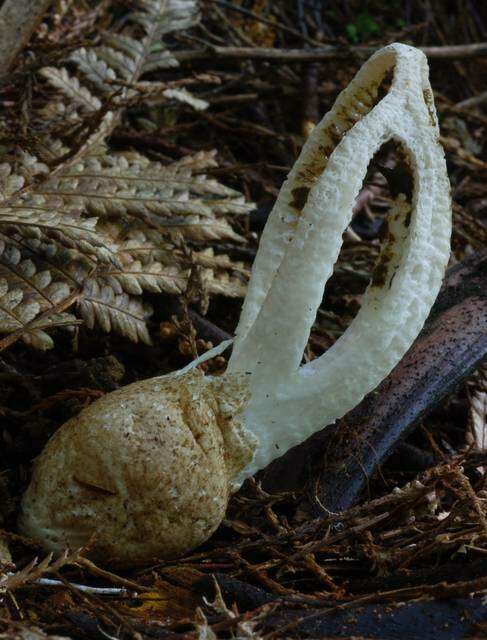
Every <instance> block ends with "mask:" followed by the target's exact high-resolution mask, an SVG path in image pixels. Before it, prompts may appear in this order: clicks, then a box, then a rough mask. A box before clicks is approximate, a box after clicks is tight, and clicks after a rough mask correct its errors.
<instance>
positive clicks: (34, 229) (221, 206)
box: [0, 0, 251, 349]
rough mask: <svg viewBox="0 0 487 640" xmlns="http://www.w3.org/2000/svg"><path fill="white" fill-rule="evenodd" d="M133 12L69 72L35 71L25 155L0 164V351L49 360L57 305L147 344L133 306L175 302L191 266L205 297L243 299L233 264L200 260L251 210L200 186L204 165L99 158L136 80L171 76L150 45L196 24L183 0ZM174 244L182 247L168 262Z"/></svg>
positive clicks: (190, 2)
mask: <svg viewBox="0 0 487 640" xmlns="http://www.w3.org/2000/svg"><path fill="white" fill-rule="evenodd" d="M136 5H137V7H136V10H134V11H132V12H131V13H129V15H128V16H126V19H125V20H124V25H125V26H124V28H123V32H115V31H111V32H109V33H105V34H104V36H103V37H102V43H101V44H100V45H99V46H97V47H94V48H90V49H79V50H77V51H75V52H74V53H71V55H70V57H69V62H70V65H71V66H70V69H69V70H68V68H65V67H63V66H61V67H53V66H49V67H45V68H43V69H42V70H41V71H40V76H41V77H42V79H43V80H44V83H46V84H47V85H49V86H50V87H51V90H50V95H51V98H50V99H48V100H47V102H46V101H45V100H44V102H43V104H42V106H40V107H39V108H38V110H37V111H34V112H33V113H32V118H31V122H30V125H31V133H32V135H31V136H30V138H29V145H28V148H27V147H25V148H24V149H22V148H21V145H16V148H15V149H12V150H11V151H10V153H9V155H8V156H6V157H7V158H8V162H4V163H2V164H0V332H2V333H7V334H10V336H8V337H7V338H6V339H4V340H3V341H1V342H0V348H2V346H5V345H6V344H10V343H11V342H13V341H14V340H15V339H17V338H18V337H22V338H23V339H24V340H25V341H26V342H28V343H30V344H32V345H33V346H35V347H37V348H43V349H46V348H50V347H51V346H52V340H51V338H49V336H48V335H47V333H46V330H47V329H49V328H51V327H53V326H66V325H69V324H72V323H73V322H75V318H74V316H72V315H70V314H67V313H66V308H67V307H66V305H65V304H64V303H66V304H67V303H68V302H69V301H70V300H76V310H77V312H78V313H79V315H80V316H81V317H82V318H83V320H84V322H85V323H86V325H87V326H88V327H89V328H92V327H94V326H95V325H98V326H100V327H101V328H102V329H103V330H105V331H112V330H113V331H117V332H119V333H121V334H122V335H124V336H127V337H129V338H130V339H131V340H134V341H138V340H142V341H144V342H149V341H150V337H149V333H148V331H147V326H146V319H147V317H148V315H150V309H149V308H148V306H147V305H145V304H144V302H143V300H142V299H141V295H142V294H143V292H144V291H150V292H156V293H157V292H166V293H170V294H174V295H178V294H181V293H182V292H184V291H185V289H186V286H187V282H188V278H189V277H190V273H191V269H192V267H193V266H194V265H200V266H201V267H202V268H203V271H202V276H201V277H202V282H203V283H204V287H205V289H206V292H207V293H219V294H223V295H230V296H240V295H242V294H243V289H244V282H245V277H246V275H247V273H246V270H245V269H244V268H243V266H242V265H240V264H235V263H233V262H232V261H231V260H230V259H229V258H228V257H227V256H215V255H214V254H213V250H212V249H211V250H210V252H208V251H207V250H205V245H206V246H207V245H208V243H213V242H215V241H219V240H223V239H226V240H232V241H242V238H241V236H240V235H239V234H238V233H236V231H235V230H234V228H233V227H232V225H231V224H230V222H229V219H228V218H229V217H231V216H233V215H238V214H242V213H247V212H248V211H249V210H250V208H251V206H250V205H249V204H248V203H246V202H245V200H244V198H243V196H242V195H241V194H240V193H238V192H236V191H234V190H233V189H230V188H228V187H226V186H224V185H222V184H220V183H219V182H218V181H216V180H214V179H212V178H208V177H207V176H206V175H205V173H204V172H205V170H207V169H209V168H211V167H215V166H216V161H215V153H214V152H199V153H195V154H194V155H193V156H191V157H186V158H183V159H181V160H179V161H177V162H173V163H172V164H170V165H167V166H166V165H163V164H162V163H160V162H155V161H153V160H149V159H148V158H146V157H145V156H143V155H141V154H139V153H135V152H132V151H126V152H118V153H112V152H110V151H109V149H108V148H107V146H106V143H105V140H106V138H107V136H108V135H109V134H110V133H111V132H112V131H113V129H114V127H115V126H116V125H117V124H118V122H119V119H120V115H121V112H122V110H123V108H124V107H125V106H126V105H127V104H130V100H132V99H134V97H136V96H137V95H139V92H141V94H142V95H144V94H150V90H149V89H148V87H149V86H150V84H151V83H150V82H149V81H146V80H144V82H141V83H140V85H141V86H142V87H143V88H142V89H139V88H137V85H138V81H139V78H140V77H141V75H142V74H144V73H145V72H147V71H153V70H155V69H164V68H167V67H173V66H177V62H176V60H175V59H174V58H173V56H172V55H171V53H170V52H169V51H168V50H166V49H165V48H164V46H163V43H162V41H161V37H162V36H163V35H164V34H165V33H168V32H170V31H173V30H174V29H179V28H185V27H188V26H190V25H191V24H193V23H194V21H195V20H196V18H197V5H196V2H195V1H194V0H169V1H167V0H141V1H139V2H137V3H136ZM73 63H74V65H75V67H73ZM73 68H75V69H76V72H74V71H73ZM154 84H155V85H157V87H158V91H159V95H163V96H165V97H166V98H167V99H171V100H179V101H180V102H183V103H186V104H190V105H191V106H193V107H194V108H197V109H199V108H205V106H206V104H205V103H204V102H203V101H201V100H199V99H198V98H195V97H194V96H192V95H191V94H190V93H189V92H188V91H187V90H186V89H185V88H184V87H182V86H181V81H180V80H179V81H176V82H175V83H174V86H172V85H171V83H167V85H164V90H163V91H162V93H161V89H160V87H161V82H157V83H154ZM60 96H61V98H62V99H61V100H60ZM186 243H189V247H191V245H195V246H194V249H193V250H191V249H190V248H188V247H186V249H185V250H184V251H182V250H181V246H182V244H183V245H186Z"/></svg>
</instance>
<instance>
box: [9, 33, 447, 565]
mask: <svg viewBox="0 0 487 640" xmlns="http://www.w3.org/2000/svg"><path fill="white" fill-rule="evenodd" d="M438 137H439V132H438V122H437V118H436V113H435V108H434V104H433V94H432V91H431V87H430V84H429V81H428V65H427V61H426V58H425V56H424V55H423V53H422V52H421V51H419V50H417V49H414V48H413V47H409V46H405V45H402V44H392V45H389V46H387V47H385V48H384V49H382V50H380V51H378V52H377V53H376V54H374V55H373V56H372V57H371V58H370V60H368V62H366V63H365V64H364V65H363V67H362V68H361V69H360V71H359V72H358V74H357V75H356V77H355V78H354V79H353V80H352V82H351V83H350V85H349V86H348V87H347V88H346V89H345V90H344V91H343V92H342V93H341V94H340V96H339V97H338V99H337V100H336V102H335V105H334V106H333V108H332V110H331V111H330V112H329V113H328V114H327V115H326V116H325V117H324V118H323V120H322V121H321V122H320V123H319V124H318V125H317V126H316V128H315V129H314V130H313V131H312V133H311V135H310V136H309V139H308V140H307V142H306V144H305V145H304V148H303V150H302V152H301V155H300V156H299V158H298V160H297V162H296V164H295V166H294V168H293V169H292V171H291V173H290V174H289V177H288V179H287V180H286V181H285V183H284V184H283V186H282V188H281V191H280V193H279V196H278V198H277V202H276V204H275V206H274V209H273V211H272V213H271V215H270V217H269V220H268V222H267V225H266V228H265V230H264V233H263V236H262V240H261V243H260V247H259V251H258V254H257V257H256V260H255V264H254V267H253V272H252V277H251V280H250V284H249V289H248V293H247V296H246V299H245V302H244V306H243V310H242V315H241V318H240V322H239V325H238V328H237V331H236V339H235V343H234V346H233V353H232V356H231V358H230V361H229V365H228V370H227V372H226V373H225V374H224V375H223V376H220V377H211V376H206V377H205V376H204V375H203V374H202V373H201V372H199V371H197V370H196V369H194V368H193V369H192V370H183V371H181V372H176V373H174V374H171V375H168V376H162V377H157V378H152V379H150V380H144V381H142V382H137V383H134V384H131V385H129V386H127V387H125V388H123V389H120V390H118V391H115V392H113V393H110V394H108V395H106V396H105V397H103V398H101V399H99V400H97V401H96V402H95V403H93V404H92V405H91V406H90V407H88V408H87V409H85V410H84V411H82V412H81V413H80V415H79V416H77V417H75V418H73V419H71V420H70V421H69V422H67V423H66V424H65V425H63V426H62V427H61V428H60V429H59V431H58V432H57V433H56V434H55V435H54V436H53V437H52V438H51V440H50V442H49V443H48V444H47V446H46V448H45V450H44V451H43V453H42V454H41V455H40V456H39V458H38V459H37V461H36V463H35V465H34V470H33V476H32V481H31V483H30V486H29V487H28V489H27V492H26V494H25V495H24V498H23V502H22V513H21V519H20V529H21V531H22V532H23V533H24V534H27V535H29V536H31V537H32V538H34V539H37V540H38V541H39V542H40V543H41V544H42V545H43V546H44V547H46V548H47V549H50V550H54V551H59V550H61V549H63V548H65V547H67V546H68V547H71V548H75V547H79V546H82V545H86V544H88V550H89V553H91V554H92V556H93V557H95V558H98V559H102V560H104V561H107V562H108V561H112V562H114V563H117V564H119V565H125V566H132V565H138V564H144V563H148V562H151V561H152V560H154V559H157V558H173V557H176V556H178V555H181V554H183V553H184V552H186V551H188V550H190V549H193V548H194V547H196V546H197V545H199V544H201V543H202V542H204V541H205V540H207V539H208V538H209V536H210V535H211V534H212V533H213V531H214V530H215V529H216V528H217V526H218V525H219V523H220V522H221V520H222V518H223V516H224V513H225V509H226V506H227V501H228V498H229V495H230V494H231V492H232V491H234V490H235V489H236V488H237V487H238V486H239V485H240V484H241V483H242V482H243V480H245V478H248V477H249V476H251V475H253V474H254V473H255V472H256V471H258V470H259V469H262V468H263V467H265V466H266V465H267V464H268V463H269V462H270V461H271V460H273V459H274V458H276V457H278V456H280V455H282V454H283V453H284V452H285V451H287V450H288V449H289V448H290V447H292V446H294V445H295V444H297V443H299V442H301V441H303V440H304V439H305V438H307V437H308V436H310V435H311V434H312V433H313V432H315V431H317V430H318V429H320V428H322V427H324V426H326V425H327V424H329V423H331V422H333V421H335V420H336V419H337V418H339V417H341V416H342V415H344V414H345V413H346V412H347V411H349V410H350V409H351V408H352V407H354V406H355V405H356V404H357V403H358V402H359V401H360V400H361V399H362V398H363V396H364V395H365V394H366V393H368V392H369V391H371V390H372V389H373V388H374V387H375V386H376V385H377V384H378V383H379V382H380V381H381V380H382V379H383V378H384V377H385V376H386V375H387V374H388V373H389V372H390V371H391V369H392V368H393V367H394V366H395V365H396V363H397V362H398V361H399V360H400V359H401V358H402V356H403V355H404V353H405V352H406V350H407V349H408V348H409V347H410V346H411V344H412V342H413V341H414V339H415V338H416V336H417V335H418V333H419V331H420V330H421V327H422V326H423V323H424V321H425V319H426V317H427V315H428V313H429V310H430V308H431V306H432V304H433V302H434V300H435V298H436V296H437V293H438V290H439V288H440V285H441V281H442V277H443V274H444V270H445V267H446V264H447V261H448V257H449V252H450V244H449V242H450V232H451V203H450V195H449V183H448V177H447V172H446V165H445V159H444V154H443V150H442V148H441V146H440V143H439V141H438ZM388 141H395V143H396V144H397V145H398V146H399V148H400V149H401V153H402V155H403V157H404V166H405V167H406V168H407V172H408V175H409V186H408V185H407V184H406V186H405V188H404V189H403V191H404V193H400V192H398V193H397V194H396V195H395V200H394V202H393V206H392V209H391V211H390V214H389V223H388V233H387V237H386V241H385V243H384V246H383V247H382V250H381V253H380V256H379V259H378V262H377V265H376V267H375V271H374V274H373V276H372V279H371V282H370V284H369V286H368V288H367V291H366V293H365V295H364V297H363V302H362V306H361V309H360V311H359V313H358V315H357V316H356V318H355V319H354V320H353V322H352V324H351V325H350V327H349V328H348V329H347V331H346V332H345V333H344V334H343V336H342V337H341V338H340V339H339V340H338V341H337V342H336V343H335V344H334V345H333V347H331V348H330V349H329V350H328V351H327V352H326V353H325V354H324V355H322V356H321V357H319V358H317V359H316V360H314V361H312V362H310V363H309V364H305V365H301V361H302V357H303V351H304V348H305V345H306V342H307V340H308V337H309V333H310V329H311V326H312V324H313V322H314V319H315V315H316V312H317V309H318V307H319V305H320V304H321V301H322V296H323V292H324V287H325V283H326V281H327V279H328V278H329V276H330V274H331V272H332V269H333V265H334V263H335V261H336V259H337V257H338V253H339V251H340V246H341V243H342V234H343V233H344V231H345V230H346V228H347V226H348V225H349V223H350V220H351V218H352V211H353V207H354V202H355V199H356V198H357V195H358V193H359V191H360V189H361V186H362V182H363V180H364V177H365V175H366V171H367V167H368V165H369V162H370V160H371V158H372V157H373V156H374V154H375V153H376V152H377V151H378V150H379V149H380V148H381V146H382V145H384V144H385V143H386V142H388ZM405 182H406V183H408V181H407V180H406V181H405ZM209 355H211V353H210V354H209Z"/></svg>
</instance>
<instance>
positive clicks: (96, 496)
mask: <svg viewBox="0 0 487 640" xmlns="http://www.w3.org/2000/svg"><path fill="white" fill-rule="evenodd" d="M247 398H248V392H247V390H246V386H245V379H244V378H243V377H241V376H227V377H226V378H225V379H223V378H222V379H218V378H216V379H215V378H213V379H212V378H205V377H204V376H203V375H202V374H201V373H200V372H198V371H191V372H189V373H186V374H184V375H182V376H178V377H172V376H166V377H161V378H156V379H150V380H144V381H141V382H136V383H134V384H131V385H129V386H127V387H125V388H123V389H120V390H119V391H115V392H113V393H109V394H107V395H106V396H105V397H103V398H101V399H100V400H98V401H97V402H95V403H93V404H92V405H90V406H89V407H88V408H87V409H85V410H84V411H82V412H81V414H80V415H79V416H77V417H76V418H73V419H72V420H70V421H69V422H67V423H66V424H65V425H63V427H62V428H61V429H59V431H58V432H57V433H56V434H55V435H54V436H53V437H52V438H51V440H50V441H49V443H48V444H47V446H46V448H45V450H44V451H43V453H42V454H41V456H40V457H39V459H38V460H37V461H36V463H35V466H34V471H33V477H32V481H31V484H30V486H29V488H28V489H27V492H26V494H25V495H24V498H23V503H22V516H21V521H20V527H21V529H22V530H23V531H24V532H25V533H27V534H28V535H30V536H32V537H33V538H36V539H39V540H41V541H42V543H43V545H44V546H45V547H46V548H47V549H49V550H52V551H61V550H62V549H65V548H66V547H71V548H78V547H81V546H83V545H86V544H88V545H90V542H92V545H93V546H92V551H91V555H93V556H94V557H95V558H96V559H98V560H103V561H105V562H109V561H111V562H112V563H114V564H118V565H131V566H133V565H137V564H144V563H147V562H148V561H150V560H151V559H152V560H156V559H157V558H172V557H175V556H178V555H180V554H181V553H184V552H185V551H188V550H190V549H193V548H194V547H196V546H198V545H199V544H201V543H202V542H204V541H205V540H207V539H208V538H209V537H210V536H211V534H212V533H213V531H214V530H215V529H216V528H217V527H218V525H219V524H220V522H221V520H222V518H223V516H224V514H225V510H226V507H227V503H228V498H229V495H230V492H231V490H232V485H231V479H232V478H233V477H235V475H236V474H237V473H238V472H239V471H241V470H242V468H244V467H245V465H246V464H248V463H249V461H250V460H251V459H252V455H253V451H254V448H255V444H256V443H255V439H254V438H253V437H252V436H251V435H250V434H249V433H248V432H246V431H244V429H243V427H242V424H241V409H242V406H243V404H244V403H245V401H246V399H247Z"/></svg>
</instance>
